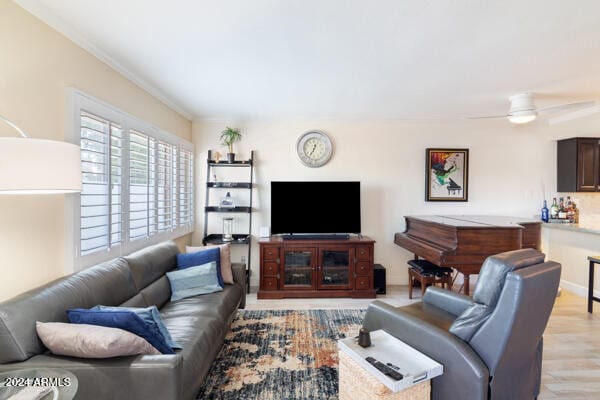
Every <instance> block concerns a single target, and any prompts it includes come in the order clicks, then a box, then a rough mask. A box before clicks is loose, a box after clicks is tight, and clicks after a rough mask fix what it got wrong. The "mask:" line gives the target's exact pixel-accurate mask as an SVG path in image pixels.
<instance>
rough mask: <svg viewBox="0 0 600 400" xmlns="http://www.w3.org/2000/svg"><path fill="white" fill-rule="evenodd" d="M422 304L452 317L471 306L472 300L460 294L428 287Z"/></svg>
mask: <svg viewBox="0 0 600 400" xmlns="http://www.w3.org/2000/svg"><path fill="white" fill-rule="evenodd" d="M423 303H427V304H429V305H432V306H434V307H437V308H441V309H442V310H444V311H447V312H449V313H450V314H452V315H456V316H459V315H461V314H462V313H463V312H464V311H465V310H466V309H467V308H469V307H470V306H471V305H472V304H473V299H472V298H471V297H469V296H465V295H463V294H460V293H455V292H451V291H449V290H446V289H442V288H439V287H435V286H430V287H428V288H427V290H426V291H425V296H423Z"/></svg>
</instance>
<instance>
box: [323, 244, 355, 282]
mask: <svg viewBox="0 0 600 400" xmlns="http://www.w3.org/2000/svg"><path fill="white" fill-rule="evenodd" d="M353 253H354V249H353V248H350V247H348V246H326V247H320V248H319V262H318V265H317V277H318V281H317V282H318V283H317V288H318V289H351V288H352V285H351V284H350V282H351V281H350V263H351V260H353V259H354V254H353Z"/></svg>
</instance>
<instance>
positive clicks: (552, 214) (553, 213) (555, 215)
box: [550, 197, 558, 219]
mask: <svg viewBox="0 0 600 400" xmlns="http://www.w3.org/2000/svg"><path fill="white" fill-rule="evenodd" d="M550 218H552V219H556V218H558V204H556V197H553V198H552V206H550Z"/></svg>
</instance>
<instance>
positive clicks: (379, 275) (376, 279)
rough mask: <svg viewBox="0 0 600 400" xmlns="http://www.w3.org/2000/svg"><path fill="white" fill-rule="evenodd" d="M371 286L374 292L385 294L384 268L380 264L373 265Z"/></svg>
mask: <svg viewBox="0 0 600 400" xmlns="http://www.w3.org/2000/svg"><path fill="white" fill-rule="evenodd" d="M373 286H374V289H375V293H376V294H385V268H383V265H381V264H375V265H373Z"/></svg>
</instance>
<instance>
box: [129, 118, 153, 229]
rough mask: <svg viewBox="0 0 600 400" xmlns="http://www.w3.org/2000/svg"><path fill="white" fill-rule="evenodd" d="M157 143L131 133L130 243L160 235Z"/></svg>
mask: <svg viewBox="0 0 600 400" xmlns="http://www.w3.org/2000/svg"><path fill="white" fill-rule="evenodd" d="M155 143H156V140H155V139H154V138H151V137H149V136H148V135H146V134H143V133H141V132H137V131H133V130H132V131H129V240H137V239H141V238H146V237H150V236H151V235H152V233H153V232H155V231H156V226H155V223H154V221H155V217H156V210H155V204H156V199H155V196H154V185H155V172H156V170H155Z"/></svg>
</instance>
